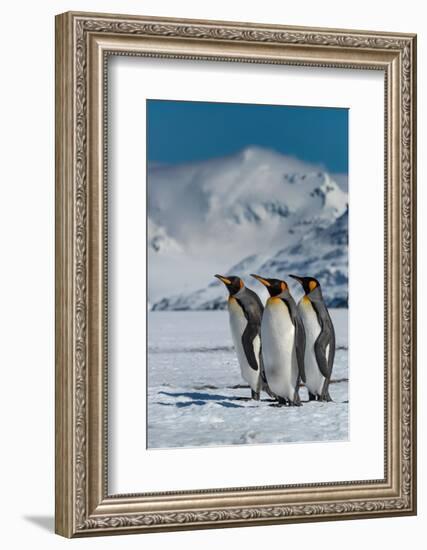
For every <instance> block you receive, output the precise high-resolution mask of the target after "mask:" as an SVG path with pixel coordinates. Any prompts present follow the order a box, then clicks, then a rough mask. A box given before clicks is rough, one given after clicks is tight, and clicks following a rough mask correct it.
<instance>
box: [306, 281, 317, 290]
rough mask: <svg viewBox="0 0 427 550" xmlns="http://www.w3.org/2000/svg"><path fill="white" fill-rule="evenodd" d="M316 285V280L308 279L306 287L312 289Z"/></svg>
mask: <svg viewBox="0 0 427 550" xmlns="http://www.w3.org/2000/svg"><path fill="white" fill-rule="evenodd" d="M316 286H317V283H316V281H310V282H309V283H308V288H309V289H310V290H314V289H315V288H316Z"/></svg>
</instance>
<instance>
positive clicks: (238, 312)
mask: <svg viewBox="0 0 427 550" xmlns="http://www.w3.org/2000/svg"><path fill="white" fill-rule="evenodd" d="M215 277H216V278H217V279H219V280H220V281H222V282H223V283H224V284H225V286H226V287H227V289H228V292H229V298H228V313H229V319H230V328H231V335H232V337H233V342H234V348H235V350H236V353H237V359H238V361H239V365H240V370H241V373H242V377H243V379H244V380H245V381H246V382H247V383H248V384H249V386H250V387H251V392H252V399H255V400H256V401H259V399H260V393H261V390H262V389H264V390H265V391H267V392H268V391H269V390H268V387H267V385H266V383H265V380H263V372H262V362H261V354H260V352H261V338H260V327H261V319H262V315H263V310H264V306H263V305H262V302H261V300H260V299H259V297H258V295H257V294H256V293H255V292H253V291H252V290H250V289H249V288H246V286H245V284H244V282H243V281H242V279H240V277H235V276H229V277H225V276H223V275H215Z"/></svg>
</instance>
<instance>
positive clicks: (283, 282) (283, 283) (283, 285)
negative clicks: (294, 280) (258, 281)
mask: <svg viewBox="0 0 427 550" xmlns="http://www.w3.org/2000/svg"><path fill="white" fill-rule="evenodd" d="M280 288H281V289H282V292H284V291H285V290H288V285H287V284H286V283H285V281H282V282H281V283H280Z"/></svg>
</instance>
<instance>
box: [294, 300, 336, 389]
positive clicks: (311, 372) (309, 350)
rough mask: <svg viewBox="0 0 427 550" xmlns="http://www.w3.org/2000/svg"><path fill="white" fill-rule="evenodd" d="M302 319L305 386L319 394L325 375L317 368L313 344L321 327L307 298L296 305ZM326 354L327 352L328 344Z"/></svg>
mask: <svg viewBox="0 0 427 550" xmlns="http://www.w3.org/2000/svg"><path fill="white" fill-rule="evenodd" d="M298 310H299V312H300V315H301V318H302V321H303V323H304V328H305V361H304V363H305V377H306V386H307V388H308V390H309V391H310V393H312V394H314V395H320V394H321V393H322V389H323V384H324V382H325V377H324V376H323V375H322V373H321V372H320V370H319V367H318V365H317V359H316V354H315V351H314V344H315V342H316V340H317V338H318V336H319V334H320V330H321V327H320V325H319V321H318V319H317V315H316V312H315V311H314V308H313V306H312V305H311V302H310V300H309V298H302V300H301V302H300V303H299V305H298ZM326 354H327V355H328V354H329V346H328V347H327V350H326Z"/></svg>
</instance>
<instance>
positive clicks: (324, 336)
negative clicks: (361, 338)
mask: <svg viewBox="0 0 427 550" xmlns="http://www.w3.org/2000/svg"><path fill="white" fill-rule="evenodd" d="M332 343H333V350H332V349H331V347H330V348H329V357H328V358H327V357H326V348H327V347H328V345H329V346H332ZM314 353H315V355H316V361H317V364H318V366H319V370H320V372H321V373H322V375H323V376H324V377H325V378H326V379H328V380H329V378H330V377H331V374H332V365H333V361H334V355H335V335H334V334H333V328H332V331H331V326H330V324H329V323H325V324H324V325H323V327H322V331H321V332H320V334H319V336H318V338H317V340H316V342H315V343H314ZM330 358H332V361H331V360H329V359H330Z"/></svg>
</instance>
